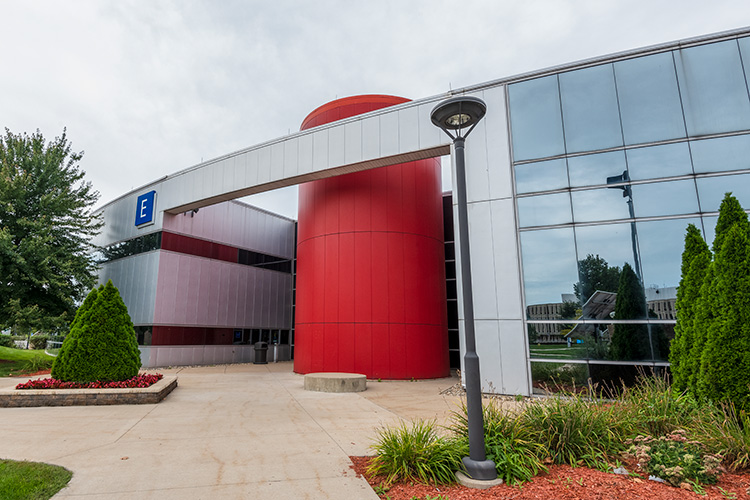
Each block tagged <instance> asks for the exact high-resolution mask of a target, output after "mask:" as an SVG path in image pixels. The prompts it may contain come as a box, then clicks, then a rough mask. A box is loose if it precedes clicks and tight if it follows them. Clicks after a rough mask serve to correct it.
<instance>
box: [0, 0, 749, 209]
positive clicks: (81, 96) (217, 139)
mask: <svg viewBox="0 0 750 500" xmlns="http://www.w3.org/2000/svg"><path fill="white" fill-rule="evenodd" d="M747 24H750V9H748V8H747V4H746V2H745V1H744V0H723V1H721V0H720V1H715V2H712V3H710V4H709V2H702V1H701V2H699V1H697V0H686V1H681V2H677V1H666V0H650V1H646V0H633V1H624V0H617V1H609V2H602V1H600V0H506V1H503V2H497V1H492V0H486V1H479V0H467V1H462V2H458V1H446V0H440V1H432V0H411V1H408V2H405V1H396V0H387V1H374V0H373V1H369V2H356V1H344V0H339V1H333V0H319V1H316V2H305V1H301V0H298V1H291V0H279V1H275V2H262V1H231V2H226V1H223V2H210V1H176V0H169V1H165V0H156V1H145V0H130V1H121V0H118V2H106V3H105V2H97V1H94V0H68V1H66V2H55V1H37V2H27V1H24V0H0V46H2V47H3V48H4V50H3V58H2V65H3V66H2V67H3V72H2V76H0V126H3V127H8V128H10V129H11V130H12V131H14V132H21V131H28V132H31V131H33V130H35V129H37V128H39V129H40V130H41V131H42V132H43V133H44V134H45V135H46V136H48V137H52V136H55V135H59V134H60V132H61V131H62V129H63V127H67V128H68V137H69V138H70V139H71V141H72V142H73V147H74V149H76V150H81V149H83V150H85V151H86V155H85V156H84V160H83V162H82V166H83V168H84V170H86V171H87V177H88V179H89V180H91V181H92V182H93V184H94V186H95V187H96V188H97V189H98V190H99V191H100V192H101V193H102V200H101V201H102V202H106V201H109V200H111V199H113V198H115V197H117V196H119V195H121V194H123V193H125V192H127V191H128V190H130V189H131V188H134V187H137V186H139V185H143V184H145V183H148V182H150V181H152V180H154V179H157V178H159V177H161V176H163V175H166V174H169V173H173V172H175V171H177V170H180V169H183V168H187V167H189V166H191V165H194V164H196V163H198V162H200V161H201V159H209V158H213V157H216V156H220V155H222V154H225V153H228V152H231V151H235V150H237V149H241V148H243V147H247V146H251V145H253V144H257V143H259V142H263V141H266V140H269V139H273V138H275V137H278V136H281V135H285V134H287V133H288V132H290V131H291V132H293V131H296V130H297V129H298V128H299V125H300V123H301V122H302V120H303V119H304V117H305V116H306V115H307V114H308V113H309V112H310V111H312V110H313V109H315V108H316V107H318V106H319V105H321V104H323V103H325V102H327V101H330V100H332V99H335V98H336V97H344V96H347V95H354V94H362V93H391V94H396V95H402V96H405V97H410V98H420V97H426V96H429V95H434V94H438V93H440V92H444V91H446V90H448V88H449V86H451V87H453V88H457V87H460V86H466V85H471V84H475V83H481V82H484V81H488V80H493V79H496V78H500V77H505V76H510V75H513V74H516V73H520V72H524V71H529V70H533V69H538V68H543V67H547V66H551V65H557V64H562V63H566V62H571V61H574V60H578V59H582V58H588V57H593V56H597V55H603V54H607V53H610V52H615V51H621V50H627V49H630V48H636V47H639V46H645V45H651V44H655V43H661V42H667V41H671V40H674V39H679V38H685V37H691V36H697V35H702V34H708V33H712V32H716V31H721V30H726V29H732V28H736V27H740V26H742V25H747ZM264 198H273V197H272V196H271V197H269V196H265V197H264ZM289 198H290V194H289V192H286V193H285V194H284V195H283V196H281V197H280V199H282V200H286V201H282V202H281V204H282V205H283V206H287V207H288V206H289V202H288V200H289Z"/></svg>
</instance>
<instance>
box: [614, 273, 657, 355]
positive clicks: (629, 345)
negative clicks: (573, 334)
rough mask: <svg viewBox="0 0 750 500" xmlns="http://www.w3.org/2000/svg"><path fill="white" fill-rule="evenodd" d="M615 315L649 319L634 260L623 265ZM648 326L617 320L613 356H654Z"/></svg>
mask: <svg viewBox="0 0 750 500" xmlns="http://www.w3.org/2000/svg"><path fill="white" fill-rule="evenodd" d="M615 319H616V320H622V319H646V297H645V295H644V293H643V286H642V285H641V281H640V280H639V279H638V276H636V274H635V271H633V268H632V267H630V264H627V263H626V264H625V265H624V266H622V272H621V273H620V283H619V286H618V287H617V300H616V302H615ZM648 342H649V339H648V327H647V325H644V324H633V323H630V324H623V323H617V324H615V331H614V333H613V334H612V342H611V344H610V351H609V352H610V356H611V357H612V359H616V360H633V359H646V358H650V357H651V350H650V347H649V343H648Z"/></svg>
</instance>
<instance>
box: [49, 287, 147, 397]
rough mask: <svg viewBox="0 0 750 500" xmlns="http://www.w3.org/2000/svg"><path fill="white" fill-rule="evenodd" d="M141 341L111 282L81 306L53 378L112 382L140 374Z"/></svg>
mask: <svg viewBox="0 0 750 500" xmlns="http://www.w3.org/2000/svg"><path fill="white" fill-rule="evenodd" d="M140 367H141V358H140V351H139V350H138V341H137V338H136V335H135V330H134V329H133V323H132V321H131V320H130V315H129V314H128V310H127V307H125V304H124V303H123V301H122V298H120V293H119V292H118V291H117V288H115V286H114V285H113V284H112V281H108V282H107V284H106V285H102V286H100V287H99V289H98V290H92V291H91V293H90V294H89V296H88V297H86V300H84V302H83V304H82V305H81V307H80V308H79V310H78V312H77V313H76V316H75V318H74V319H73V322H72V323H71V326H70V333H69V334H68V336H67V337H66V338H65V341H64V342H63V345H62V348H61V349H60V354H59V356H58V357H57V358H55V364H54V366H53V367H52V377H53V378H55V379H59V380H63V381H70V382H95V381H101V382H108V381H113V380H114V381H117V380H127V379H129V378H132V377H135V376H136V375H138V370H139V369H140Z"/></svg>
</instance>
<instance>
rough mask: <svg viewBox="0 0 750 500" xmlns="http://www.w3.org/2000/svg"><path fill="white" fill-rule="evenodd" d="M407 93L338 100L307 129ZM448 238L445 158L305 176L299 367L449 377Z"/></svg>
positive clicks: (310, 119)
mask: <svg viewBox="0 0 750 500" xmlns="http://www.w3.org/2000/svg"><path fill="white" fill-rule="evenodd" d="M407 101H408V99H403V98H400V97H393V96H383V95H364V96H356V97H347V98H344V99H338V100H336V101H333V102H330V103H328V104H325V105H323V106H321V107H319V108H318V109H316V110H315V111H313V112H312V113H310V115H308V117H307V118H305V120H304V122H303V123H302V127H301V128H302V130H305V129H308V128H312V127H315V126H318V125H323V124H325V123H329V122H332V121H336V120H340V119H343V118H348V117H350V116H355V115H358V114H362V113H367V112H369V111H374V110H376V109H380V108H384V107H388V106H392V105H395V104H400V103H403V102H407ZM443 245H444V239H443V213H442V193H441V186H440V160H439V158H433V159H429V160H420V161H416V162H410V163H403V164H400V165H391V166H388V167H383V168H378V169H373V170H367V171H363V172H356V173H353V174H347V175H341V176H338V177H332V178H329V179H323V180H318V181H313V182H309V183H306V184H302V185H301V186H300V189H299V226H298V243H297V306H296V317H295V342H294V344H295V349H294V371H295V372H297V373H311V372H355V373H364V374H365V375H367V377H368V378H384V379H410V378H437V377H445V376H447V375H448V373H449V366H448V330H447V311H446V302H445V301H446V298H445V293H446V292H445V256H444V246H443Z"/></svg>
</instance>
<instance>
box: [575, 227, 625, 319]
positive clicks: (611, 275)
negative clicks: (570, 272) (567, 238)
mask: <svg viewBox="0 0 750 500" xmlns="http://www.w3.org/2000/svg"><path fill="white" fill-rule="evenodd" d="M634 238H635V239H637V233H635V232H634V228H633V227H632V225H631V224H606V225H602V226H588V227H577V228H576V244H577V247H578V272H579V280H578V281H577V282H576V285H575V287H574V289H575V291H576V295H577V297H578V299H579V301H580V303H581V304H585V303H586V302H587V301H588V300H589V299H590V298H591V297H592V295H594V293H595V292H596V291H602V292H609V293H615V294H616V293H617V287H618V286H619V280H620V273H621V271H622V266H623V264H625V263H626V262H627V263H628V264H630V267H631V268H632V269H633V271H634V272H636V273H638V271H639V269H638V268H636V266H635V265H634V264H633V262H634V255H636V254H637V252H638V247H637V245H636V246H635V247H634V246H633V240H634ZM611 299H612V297H607V296H606V295H602V296H599V297H596V298H595V302H596V303H597V304H598V307H599V309H593V310H584V311H583V314H584V317H586V318H588V319H602V317H604V315H605V313H608V312H609V311H608V310H605V309H602V308H604V307H605V306H608V305H609V306H611V307H610V308H609V309H610V310H614V309H612V307H613V304H611V303H609V302H611ZM600 316H601V317H600Z"/></svg>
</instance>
